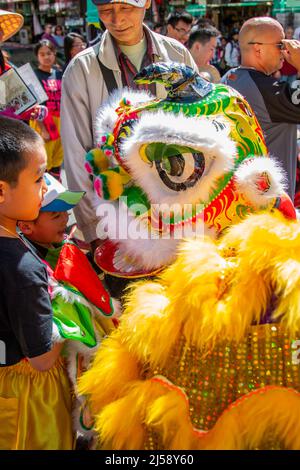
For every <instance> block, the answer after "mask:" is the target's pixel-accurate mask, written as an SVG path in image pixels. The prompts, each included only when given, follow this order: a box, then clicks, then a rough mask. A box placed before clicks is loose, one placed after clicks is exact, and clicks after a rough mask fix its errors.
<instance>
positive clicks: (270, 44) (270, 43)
mask: <svg viewBox="0 0 300 470" xmlns="http://www.w3.org/2000/svg"><path fill="white" fill-rule="evenodd" d="M248 44H260V45H261V46H275V47H277V49H279V50H280V51H282V50H283V49H285V45H284V44H283V43H282V42H278V43H276V42H257V41H255V42H248Z"/></svg>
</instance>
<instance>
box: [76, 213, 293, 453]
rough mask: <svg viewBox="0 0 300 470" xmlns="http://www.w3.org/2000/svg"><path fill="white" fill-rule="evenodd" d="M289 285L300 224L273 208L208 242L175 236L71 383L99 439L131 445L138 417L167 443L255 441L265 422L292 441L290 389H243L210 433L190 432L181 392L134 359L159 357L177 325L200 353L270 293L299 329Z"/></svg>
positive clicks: (237, 333)
mask: <svg viewBox="0 0 300 470" xmlns="http://www.w3.org/2000/svg"><path fill="white" fill-rule="evenodd" d="M299 284H300V223H299V222H298V221H290V220H286V219H284V218H283V217H282V215H281V214H280V213H279V212H276V213H274V214H260V215H252V216H250V217H249V218H248V219H246V220H245V221H244V222H242V223H240V224H238V225H236V226H232V227H231V228H230V229H229V230H228V232H227V234H226V235H225V236H224V237H223V238H222V239H221V240H220V241H218V242H217V243H216V242H212V241H211V240H208V239H204V240H196V241H187V242H184V243H183V244H182V246H181V249H180V253H179V255H178V258H177V260H176V262H175V263H174V264H173V265H172V266H171V267H170V268H168V269H167V270H166V271H165V272H164V273H163V274H162V275H161V276H160V278H159V279H158V280H157V282H142V283H139V284H138V285H135V286H134V287H133V288H132V289H131V291H130V293H129V294H128V297H127V302H126V311H125V313H124V314H123V316H122V319H121V324H120V327H119V329H118V330H117V331H115V332H114V333H113V334H112V336H111V337H110V338H108V339H107V340H104V341H103V342H102V346H101V347H100V349H99V350H98V352H97V353H96V357H95V360H94V363H93V365H92V367H91V369H90V370H89V371H88V372H87V373H86V374H84V375H83V377H82V379H81V381H80V384H79V390H80V392H81V393H87V394H89V396H90V400H91V403H92V409H93V411H94V412H95V413H96V415H97V416H96V427H97V429H98V431H99V433H100V437H101V441H102V442H103V445H104V447H106V448H114V449H134V448H141V447H142V445H143V442H144V438H145V434H144V433H145V426H146V425H147V426H150V427H154V428H157V430H158V431H159V432H161V436H162V439H163V441H164V443H163V445H164V448H170V449H173V448H177V449H179V448H185V449H192V448H193V449H195V448H199V449H201V448H207V449H213V448H214V449H217V448H225V449H240V448H256V447H259V446H260V444H261V443H262V441H263V435H264V433H265V432H267V431H268V429H273V430H275V431H276V433H278V435H280V437H281V438H282V439H283V441H284V445H285V446H286V447H287V448H292V449H294V448H298V449H300V435H299V436H298V435H297V422H299V419H300V399H299V395H298V394H296V393H295V392H293V391H291V390H287V389H280V388H279V387H277V388H276V387H273V388H272V389H270V388H269V389H268V390H267V391H266V392H264V393H262V394H257V395H255V394H253V395H251V396H247V399H246V400H245V401H242V400H241V402H239V405H238V406H237V407H234V408H230V411H228V412H226V413H224V414H223V415H222V416H221V417H220V418H219V421H218V422H217V424H216V425H215V427H214V428H213V430H212V431H210V432H209V433H208V434H205V435H202V434H200V435H199V433H197V432H196V431H195V430H193V429H192V425H191V423H190V421H189V415H188V408H187V405H186V401H185V400H184V398H183V397H182V395H180V394H178V393H175V392H174V390H173V389H172V390H171V389H169V390H168V389H166V387H163V386H162V385H161V384H159V383H154V382H151V381H143V380H142V379H143V372H144V371H143V367H147V366H149V365H150V367H151V368H152V369H153V368H155V366H156V365H158V364H159V365H160V366H161V367H163V366H164V364H166V363H167V361H168V360H169V357H170V351H171V349H172V346H173V345H174V344H175V342H176V340H177V338H178V337H179V335H180V334H182V332H184V334H185V336H186V338H187V339H188V340H189V341H190V342H192V343H193V344H194V345H195V346H196V347H198V348H201V350H202V351H203V353H205V352H206V351H208V350H209V349H211V348H212V347H213V346H214V345H216V344H217V343H218V342H220V341H221V342H223V341H224V340H227V341H228V342H231V341H233V342H239V341H241V340H242V339H244V338H245V336H246V335H247V333H248V331H249V329H250V328H251V324H253V323H258V322H259V321H260V318H261V316H262V315H263V314H264V312H265V310H266V307H267V305H268V304H269V302H270V299H271V296H272V294H273V293H275V294H276V295H277V296H278V303H277V305H276V310H275V311H274V312H273V318H274V319H275V320H277V321H280V323H281V324H282V325H283V326H284V328H286V331H287V332H288V334H290V336H291V337H292V338H293V339H294V338H295V337H296V334H297V333H299V331H300V289H299ZM179 400H180V401H179ZM244 429H245V430H246V431H245V433H243V430H244ZM171 430H174V431H171ZM298 434H299V433H298Z"/></svg>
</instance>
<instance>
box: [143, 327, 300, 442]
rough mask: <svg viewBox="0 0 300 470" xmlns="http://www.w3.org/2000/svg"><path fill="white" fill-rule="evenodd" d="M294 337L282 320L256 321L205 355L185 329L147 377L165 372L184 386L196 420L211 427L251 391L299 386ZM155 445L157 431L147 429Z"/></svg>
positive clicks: (204, 427) (199, 425)
mask: <svg viewBox="0 0 300 470" xmlns="http://www.w3.org/2000/svg"><path fill="white" fill-rule="evenodd" d="M295 339H296V338H294V339H291V338H289V337H288V336H287V335H286V333H285V332H284V329H283V328H282V327H281V326H280V325H276V324H265V325H258V326H252V327H251V328H250V331H249V334H248V336H247V337H246V338H245V340H244V341H243V342H241V343H239V344H231V345H229V343H228V342H224V343H223V344H222V343H221V344H219V345H217V346H216V347H215V348H214V350H213V351H211V352H208V353H207V354H206V355H203V352H201V351H200V350H198V349H197V348H196V347H195V346H193V345H189V344H187V342H186V340H185V338H184V336H183V335H182V336H181V337H180V339H179V341H178V342H177V344H176V345H175V347H174V348H173V351H172V354H171V356H170V360H169V362H168V366H167V367H166V368H156V369H155V370H152V371H148V373H147V378H151V377H153V376H154V375H163V376H164V377H166V378H167V379H168V380H169V381H171V382H172V383H173V384H174V385H176V386H178V387H181V388H183V390H184V391H185V393H186V394H187V396H188V399H189V405H190V418H191V422H192V424H193V426H194V427H195V428H198V429H201V430H210V429H211V428H212V427H213V426H214V424H215V423H216V421H217V420H218V418H219V417H220V415H221V414H222V412H223V411H224V410H225V409H226V408H227V407H228V406H229V405H230V404H231V403H233V402H234V401H235V400H237V399H238V398H240V397H242V396H244V395H246V394H248V393H249V392H252V391H254V390H257V389H259V388H262V387H265V386H268V385H277V386H282V387H291V388H294V389H296V390H298V391H300V374H299V371H300V368H299V365H297V364H296V363H295V362H296V361H295V360H294V363H293V352H294V350H293V349H292V344H293V340H295ZM157 445H159V444H158V436H155V434H153V433H151V431H149V433H148V439H147V448H150V449H151V448H152V449H153V448H157ZM277 446H278V443H277V444H276V446H275V447H277ZM272 447H273V448H274V446H272ZM158 448H159V447H158ZM277 448H278V447H277Z"/></svg>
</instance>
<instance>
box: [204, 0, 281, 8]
mask: <svg viewBox="0 0 300 470" xmlns="http://www.w3.org/2000/svg"><path fill="white" fill-rule="evenodd" d="M272 3H273V2H271V1H265V0H264V1H256V2H239V3H211V4H209V3H208V4H207V8H228V7H229V8H235V7H256V6H259V5H268V6H272Z"/></svg>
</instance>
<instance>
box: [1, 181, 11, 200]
mask: <svg viewBox="0 0 300 470" xmlns="http://www.w3.org/2000/svg"><path fill="white" fill-rule="evenodd" d="M8 187H9V184H8V183H7V182H6V181H1V180H0V204H1V203H3V202H4V201H5V196H6V191H7V189H8Z"/></svg>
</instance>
